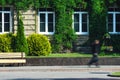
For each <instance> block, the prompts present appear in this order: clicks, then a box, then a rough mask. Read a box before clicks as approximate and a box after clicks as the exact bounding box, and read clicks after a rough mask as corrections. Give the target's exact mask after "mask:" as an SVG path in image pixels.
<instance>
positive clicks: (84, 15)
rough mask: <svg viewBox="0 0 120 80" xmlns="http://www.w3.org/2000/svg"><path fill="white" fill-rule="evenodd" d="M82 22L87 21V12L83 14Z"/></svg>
mask: <svg viewBox="0 0 120 80" xmlns="http://www.w3.org/2000/svg"><path fill="white" fill-rule="evenodd" d="M82 22H87V14H82Z"/></svg>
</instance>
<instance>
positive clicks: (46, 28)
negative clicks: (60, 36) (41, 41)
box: [38, 11, 55, 35]
mask: <svg viewBox="0 0 120 80" xmlns="http://www.w3.org/2000/svg"><path fill="white" fill-rule="evenodd" d="M41 13H43V14H45V32H40V14H41ZM51 13H52V14H53V32H48V14H51ZM38 26H39V27H38V33H39V34H45V35H53V34H54V32H55V12H52V11H41V12H40V11H39V13H38Z"/></svg>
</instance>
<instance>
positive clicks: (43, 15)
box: [40, 14, 45, 22]
mask: <svg viewBox="0 0 120 80" xmlns="http://www.w3.org/2000/svg"><path fill="white" fill-rule="evenodd" d="M40 22H45V14H40Z"/></svg>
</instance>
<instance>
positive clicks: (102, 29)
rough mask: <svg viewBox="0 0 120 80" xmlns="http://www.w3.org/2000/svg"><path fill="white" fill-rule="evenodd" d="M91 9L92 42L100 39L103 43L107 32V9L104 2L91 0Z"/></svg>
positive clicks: (102, 0)
mask: <svg viewBox="0 0 120 80" xmlns="http://www.w3.org/2000/svg"><path fill="white" fill-rule="evenodd" d="M90 3H91V4H90V5H89V6H90V8H89V21H90V26H89V27H90V28H89V29H90V32H89V33H90V41H94V40H95V39H99V40H101V41H102V39H103V35H104V34H105V33H106V32H107V30H106V16H107V7H106V4H105V2H104V0H91V1H90Z"/></svg>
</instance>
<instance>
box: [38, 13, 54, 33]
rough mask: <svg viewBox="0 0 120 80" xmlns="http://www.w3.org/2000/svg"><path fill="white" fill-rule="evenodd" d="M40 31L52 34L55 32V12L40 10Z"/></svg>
mask: <svg viewBox="0 0 120 80" xmlns="http://www.w3.org/2000/svg"><path fill="white" fill-rule="evenodd" d="M38 21H39V22H38V23H39V33H40V34H46V35H52V34H54V32H55V13H54V12H52V11H39V20H38Z"/></svg>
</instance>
